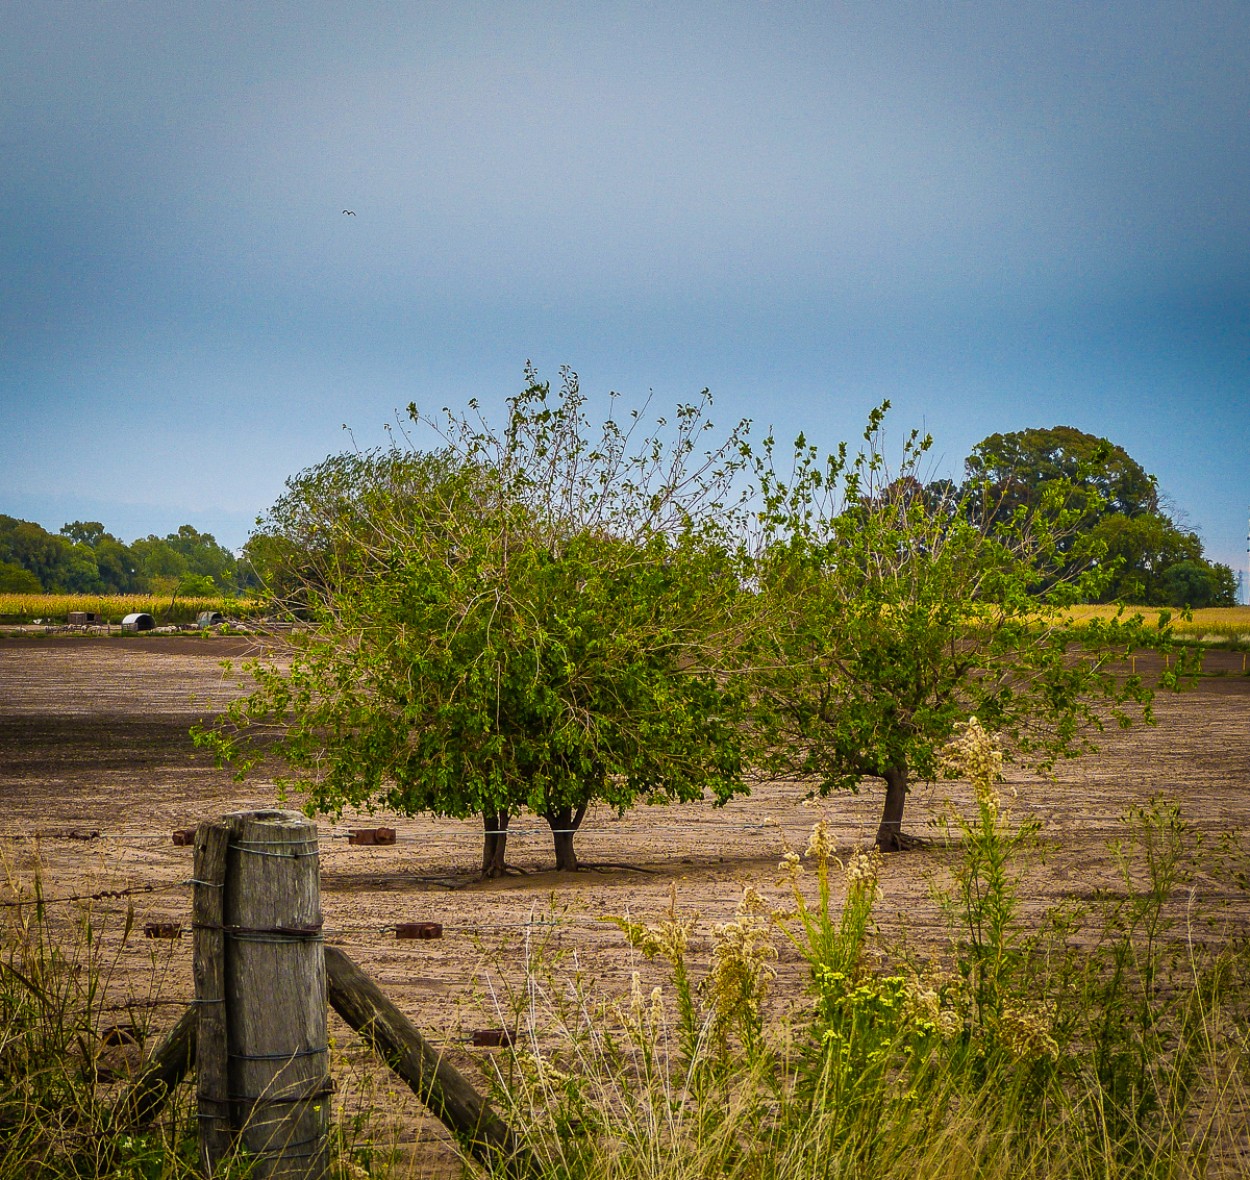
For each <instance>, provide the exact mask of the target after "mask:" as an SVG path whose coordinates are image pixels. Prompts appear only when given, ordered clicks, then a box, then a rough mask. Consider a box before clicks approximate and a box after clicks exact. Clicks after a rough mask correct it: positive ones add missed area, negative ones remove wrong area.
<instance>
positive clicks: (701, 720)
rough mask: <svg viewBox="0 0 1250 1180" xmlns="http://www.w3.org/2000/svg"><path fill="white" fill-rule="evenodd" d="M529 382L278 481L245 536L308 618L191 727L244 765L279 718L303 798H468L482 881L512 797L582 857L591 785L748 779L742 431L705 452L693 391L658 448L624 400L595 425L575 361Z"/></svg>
mask: <svg viewBox="0 0 1250 1180" xmlns="http://www.w3.org/2000/svg"><path fill="white" fill-rule="evenodd" d="M527 380H528V383H527V387H526V389H525V391H524V392H523V393H522V394H521V395H520V396H518V397H517V398H515V399H513V400H512V401H511V402H510V403H509V411H508V417H507V422H506V424H505V425H504V426H503V428H502V429H500V430H498V431H496V430H494V429H492V428H491V427H490V426H489V425H487V424H486V423H485V422H484V421H483V420H482V419H481V417H480V416H478V415H477V412H476V407H471V410H470V413H471V414H472V415H473V416H472V417H471V418H468V417H461V418H457V417H453V416H448V417H447V418H445V419H443V420H440V421H438V422H437V426H438V428H439V429H440V431H442V433H443V435H444V440H445V442H446V447H445V448H444V449H443V450H441V451H438V452H435V453H426V452H420V451H413V450H405V449H402V448H396V449H394V450H388V451H382V452H371V453H367V454H348V455H343V456H338V457H335V458H332V459H330V460H328V461H327V462H326V463H323V464H321V465H319V466H318V467H317V468H314V469H311V470H309V471H306V472H303V473H301V474H300V475H298V476H296V477H295V478H294V479H293V480H292V481H290V482H289V483H288V491H287V494H286V495H285V496H284V497H283V498H282V500H280V501H279V503H278V504H277V505H276V506H275V508H274V510H273V511H271V513H270V514H269V515H268V517H267V518H266V519H265V520H264V521H263V522H262V526H261V530H260V532H259V534H258V536H257V537H256V538H254V540H256V541H258V542H260V546H259V547H260V548H261V549H262V550H263V551H265V552H266V553H269V554H271V555H273V562H274V564H273V566H272V569H273V570H274V571H276V573H277V574H278V576H279V577H280V579H281V581H282V588H283V593H284V594H286V595H287V596H288V597H293V598H294V599H295V600H296V601H297V602H298V605H299V609H300V610H301V611H302V612H304V613H305V614H306V615H307V616H308V617H309V618H310V619H311V620H312V622H313V627H312V629H311V630H310V631H309V632H308V633H307V634H306V635H305V636H304V637H303V638H302V639H300V640H299V641H298V645H297V647H296V649H295V651H294V653H293V656H292V659H291V661H290V664H289V666H286V667H283V666H280V665H277V664H270V665H255V666H253V672H254V674H255V676H256V678H257V687H256V690H255V691H254V692H253V693H252V694H251V696H250V697H248V698H246V699H245V700H243V701H240V702H238V703H237V704H236V706H235V707H234V708H233V709H232V710H231V712H230V715H229V717H228V718H227V720H226V722H225V724H224V726H223V727H219V728H218V729H217V731H216V732H215V733H212V734H209V735H205V736H204V737H203V738H202V740H208V741H210V742H212V743H213V744H215V745H216V747H217V749H218V751H219V753H221V754H222V755H223V756H224V757H226V758H230V759H234V760H235V761H236V762H237V763H238V764H239V765H241V766H242V767H244V768H246V766H247V764H248V758H249V756H250V753H251V752H252V751H254V750H255V748H256V743H255V740H254V739H255V738H256V737H258V736H260V735H262V734H263V733H265V732H266V731H268V730H270V729H275V730H276V732H277V734H278V744H277V747H276V749H277V753H279V754H280V755H281V756H282V757H283V758H284V759H285V760H286V761H287V762H288V764H289V765H290V766H291V768H292V771H293V774H292V775H291V776H290V778H289V781H288V785H290V786H295V787H298V788H300V789H303V790H306V791H307V792H308V796H307V798H308V803H309V806H310V807H312V808H314V809H319V810H325V811H330V812H337V811H340V810H341V809H342V808H343V807H344V806H346V805H359V806H366V807H367V806H370V805H383V806H386V807H389V808H393V809H396V810H398V811H400V812H405V813H414V812H418V811H428V812H433V813H435V814H440V815H448V816H468V815H474V814H476V815H480V816H481V817H482V818H483V822H484V825H485V837H486V838H485V842H484V847H483V872H484V873H486V874H488V875H497V874H499V873H501V872H503V871H504V867H505V864H504V852H505V848H506V844H505V841H506V832H507V826H508V821H509V818H510V816H512V815H514V814H515V813H516V812H518V811H519V810H520V809H521V808H528V809H530V810H531V811H533V812H534V813H536V814H538V815H540V816H542V817H544V818H545V819H546V821H547V822H548V824H549V825H550V827H551V830H552V833H553V838H554V842H555V851H556V864H557V867H558V868H561V869H572V868H576V867H577V858H576V856H575V854H574V849H573V836H574V833H575V832H576V831H577V830H578V828H579V827H580V825H581V823H582V821H583V819H584V817H585V815H586V812H587V809H588V808H589V807H590V806H591V805H592V804H593V803H595V802H602V803H605V804H607V805H609V806H611V807H615V808H618V809H624V808H626V807H629V806H631V805H632V804H634V803H635V802H638V801H642V800H646V801H654V800H665V799H682V800H690V799H695V798H700V797H702V796H703V795H704V794H705V793H706V794H708V795H710V796H711V797H712V798H714V799H716V800H721V801H723V800H724V799H726V798H728V797H729V796H730V795H732V794H733V793H734V792H736V791H739V790H742V789H744V783H743V777H742V775H743V754H742V750H743V739H742V737H741V728H740V718H741V716H742V713H743V698H742V695H741V692H740V682H739V681H736V680H733V679H727V678H724V677H721V676H718V672H719V671H720V670H721V668H722V667H723V664H724V662H725V660H726V652H727V648H728V647H729V645H730V644H731V635H732V632H731V628H730V626H729V620H730V619H731V618H732V610H733V602H734V599H735V597H736V596H737V595H738V594H739V593H740V587H739V581H738V579H737V578H736V576H735V573H736V571H735V570H734V568H733V567H732V563H731V555H730V553H729V550H728V548H727V546H726V545H725V544H724V540H723V534H722V533H721V532H720V530H719V529H718V527H717V525H716V518H717V514H718V511H719V509H720V508H721V507H722V506H723V502H724V498H725V496H726V495H727V490H728V486H729V481H730V480H731V478H732V472H733V469H734V467H735V464H736V463H739V462H740V459H739V458H738V452H737V445H736V441H735V438H734V437H733V436H732V435H731V436H730V437H728V438H727V439H725V440H722V441H721V442H720V443H719V444H718V445H716V446H714V447H713V448H711V450H710V451H700V449H699V447H700V446H701V440H702V437H703V435H704V433H705V431H706V430H707V429H708V425H709V424H708V423H707V421H706V419H705V416H704V408H703V407H702V406H683V407H680V408H679V410H678V412H677V415H676V421H675V423H674V424H673V429H672V431H671V436H670V437H669V438H668V439H665V438H664V437H662V436H661V433H660V431H662V430H663V428H664V427H665V426H666V425H667V424H666V423H664V422H663V420H661V422H660V423H659V425H658V427H657V430H656V431H655V432H652V433H647V432H646V431H644V430H643V429H642V427H641V424H640V420H639V419H638V418H637V417H636V416H635V417H631V418H630V419H629V420H628V421H627V422H626V423H624V424H620V423H617V422H615V421H613V420H611V419H609V421H608V422H607V423H605V424H604V426H603V427H602V429H601V430H600V431H599V432H598V433H596V432H595V431H594V430H592V429H591V428H590V426H589V423H588V420H587V417H586V407H585V400H584V398H583V396H582V395H581V393H580V391H579V388H578V384H577V379H576V376H575V375H574V374H573V373H571V372H568V371H565V372H564V374H563V382H562V385H561V388H560V389H559V391H558V393H556V394H554V395H553V394H552V391H551V388H550V386H549V385H548V384H547V383H545V382H542V381H540V380H539V379H538V376H537V374H536V373H534V372H533V371H532V370H528V371H527ZM410 413H411V414H412V416H413V417H414V419H416V420H419V421H426V422H427V423H428V420H426V419H422V417H421V415H420V414H419V413H418V411H417V410H416V408H415V407H410ZM644 435H645V437H644Z"/></svg>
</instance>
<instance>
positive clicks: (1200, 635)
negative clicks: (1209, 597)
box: [1069, 606, 1250, 643]
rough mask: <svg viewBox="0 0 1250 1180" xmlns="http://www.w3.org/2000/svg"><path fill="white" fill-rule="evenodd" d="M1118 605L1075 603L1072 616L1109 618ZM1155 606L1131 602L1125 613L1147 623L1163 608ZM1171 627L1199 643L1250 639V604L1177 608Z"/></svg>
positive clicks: (1177, 632) (1180, 637)
mask: <svg viewBox="0 0 1250 1180" xmlns="http://www.w3.org/2000/svg"><path fill="white" fill-rule="evenodd" d="M1118 609H1119V608H1118V607H1115V606H1074V607H1072V608H1071V609H1070V612H1069V614H1070V616H1071V617H1072V618H1073V619H1075V620H1077V621H1080V620H1084V619H1098V618H1102V619H1110V618H1112V617H1114V615H1115V614H1116V612H1117V610H1118ZM1161 609H1162V608H1160V607H1155V606H1130V607H1126V608H1125V611H1124V613H1125V615H1127V616H1131V615H1134V614H1140V615H1141V616H1142V617H1143V618H1144V619H1145V620H1146V622H1147V623H1152V622H1155V621H1156V620H1157V619H1158V618H1159V616H1160V612H1161ZM1168 613H1169V615H1170V618H1169V622H1170V623H1171V626H1172V631H1173V633H1174V634H1175V635H1176V637H1177V638H1178V639H1189V640H1194V641H1196V642H1199V643H1250V606H1210V607H1204V608H1203V609H1201V610H1196V611H1194V612H1193V614H1192V617H1191V618H1188V619H1187V618H1184V617H1183V616H1182V615H1181V612H1180V611H1178V610H1172V611H1170V612H1168Z"/></svg>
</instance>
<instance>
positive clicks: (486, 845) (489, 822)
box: [482, 811, 508, 880]
mask: <svg viewBox="0 0 1250 1180" xmlns="http://www.w3.org/2000/svg"><path fill="white" fill-rule="evenodd" d="M482 827H483V831H484V836H483V843H482V878H483V879H484V880H485V879H487V878H490V877H502V876H503V875H504V871H505V869H506V866H505V864H504V853H505V851H506V850H507V847H508V813H507V812H506V811H497V812H495V813H493V814H491V813H490V812H484V813H483V814H482Z"/></svg>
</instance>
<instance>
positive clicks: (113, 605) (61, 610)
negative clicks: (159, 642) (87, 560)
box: [0, 594, 266, 623]
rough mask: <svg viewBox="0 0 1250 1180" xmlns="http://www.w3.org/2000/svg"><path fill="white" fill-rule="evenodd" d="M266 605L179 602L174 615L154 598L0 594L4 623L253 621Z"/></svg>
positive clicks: (203, 600)
mask: <svg viewBox="0 0 1250 1180" xmlns="http://www.w3.org/2000/svg"><path fill="white" fill-rule="evenodd" d="M265 609H266V605H265V604H264V603H263V602H260V601H258V600H255V599H245V598H224V597H214V598H179V599H178V600H177V601H176V602H175V603H174V605H173V611H172V612H171V611H170V600H169V598H168V597H165V596H163V595H162V596H156V595H152V594H0V622H6V623H33V622H35V621H36V620H40V621H42V622H46V623H64V622H65V621H66V619H67V618H68V617H69V614H70V612H71V611H90V612H92V613H93V614H96V615H98V616H99V617H100V618H101V619H102V620H103V621H105V622H108V623H120V622H121V621H122V619H123V618H125V617H126V615H129V614H133V613H135V612H136V611H144V612H146V613H147V614H150V615H152V617H153V618H155V619H156V621H157V622H158V623H162V622H165V621H166V616H167V615H168V616H171V617H170V618H169V621H170V622H186V621H188V620H191V619H194V618H195V616H196V615H198V614H199V613H200V611H206V610H215V611H220V612H221V613H222V614H223V615H225V616H226V618H235V619H238V618H252V617H255V616H256V615H259V614H262V613H264V611H265Z"/></svg>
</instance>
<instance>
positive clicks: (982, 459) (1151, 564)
mask: <svg viewBox="0 0 1250 1180" xmlns="http://www.w3.org/2000/svg"><path fill="white" fill-rule="evenodd" d="M965 474H966V476H967V479H968V484H969V487H970V488H974V487H983V488H988V489H989V493H990V495H989V503H991V504H992V505H993V506H994V509H995V511H996V513H997V514H998V515H999V516H1000V517H1001V518H1006V517H1009V516H1010V515H1011V513H1012V512H1014V511H1015V510H1016V509H1017V508H1021V507H1024V508H1027V509H1036V508H1037V507H1038V505H1039V504H1040V503H1041V501H1042V498H1043V496H1045V495H1046V492H1047V489H1048V488H1050V487H1060V486H1067V487H1070V488H1080V489H1082V490H1085V491H1088V492H1092V493H1094V494H1093V495H1091V496H1090V497H1089V498H1088V501H1087V511H1086V513H1085V516H1084V519H1083V520H1081V521H1080V523H1079V527H1078V529H1077V530H1076V531H1075V532H1074V534H1073V541H1074V540H1075V538H1076V537H1077V536H1079V535H1084V536H1086V537H1088V539H1090V540H1092V541H1094V542H1095V543H1096V546H1097V548H1098V549H1100V550H1101V554H1102V556H1101V558H1100V560H1101V561H1102V562H1103V563H1104V564H1105V565H1106V566H1107V567H1108V574H1107V577H1106V578H1105V579H1103V581H1102V583H1101V585H1100V587H1099V588H1098V589H1097V591H1096V592H1095V591H1094V590H1092V589H1091V590H1090V593H1091V594H1092V595H1093V596H1094V600H1095V601H1098V602H1117V601H1119V602H1128V603H1136V604H1142V605H1148V606H1176V607H1203V606H1233V605H1234V604H1235V602H1236V594H1237V584H1236V579H1235V577H1234V576H1233V572H1232V570H1231V569H1230V568H1229V567H1228V566H1226V565H1221V564H1219V563H1213V562H1210V561H1208V560H1207V559H1206V557H1205V555H1204V553H1203V546H1202V541H1201V539H1200V538H1199V537H1198V536H1197V534H1196V533H1193V532H1191V531H1189V530H1186V529H1185V528H1183V527H1182V526H1181V525H1179V524H1178V523H1177V522H1176V521H1175V520H1174V519H1173V516H1172V514H1170V513H1169V512H1168V511H1167V510H1166V509H1165V507H1164V505H1163V502H1162V499H1161V497H1160V494H1159V488H1158V481H1157V480H1156V479H1155V477H1154V476H1153V475H1150V474H1148V473H1147V472H1146V471H1145V470H1144V469H1143V468H1142V466H1141V465H1140V464H1139V463H1138V462H1137V461H1136V460H1134V459H1133V458H1132V457H1131V456H1130V455H1129V454H1128V452H1127V451H1125V450H1124V448H1123V447H1119V446H1116V445H1115V444H1114V443H1112V442H1109V441H1108V440H1107V439H1105V438H1099V437H1097V436H1096V435H1092V434H1086V433H1084V432H1083V431H1080V430H1076V429H1074V428H1073V427H1071V426H1055V427H1052V428H1051V429H1049V430H1043V429H1033V430H1021V431H1015V432H1012V433H1009V434H991V435H990V436H989V437H988V438H985V439H982V440H981V442H979V443H978V444H977V445H976V446H975V447H974V448H973V450H972V453H971V454H970V455H969V456H968V459H967V461H966V463H965Z"/></svg>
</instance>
